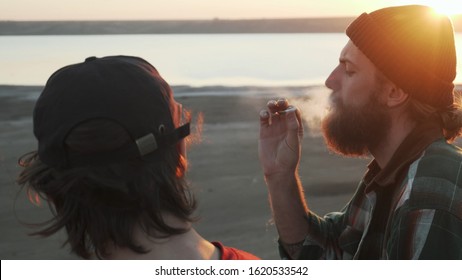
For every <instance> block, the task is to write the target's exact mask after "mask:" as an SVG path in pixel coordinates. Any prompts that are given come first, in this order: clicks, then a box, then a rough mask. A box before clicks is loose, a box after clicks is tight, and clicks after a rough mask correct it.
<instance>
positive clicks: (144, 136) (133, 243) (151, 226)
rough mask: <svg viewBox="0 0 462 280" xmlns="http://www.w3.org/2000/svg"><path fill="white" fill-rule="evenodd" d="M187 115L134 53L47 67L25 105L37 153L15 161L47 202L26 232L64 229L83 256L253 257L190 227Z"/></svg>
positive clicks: (27, 182) (21, 181)
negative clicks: (48, 214) (41, 219)
mask: <svg viewBox="0 0 462 280" xmlns="http://www.w3.org/2000/svg"><path fill="white" fill-rule="evenodd" d="M184 115H185V116H184ZM187 115H188V114H183V110H182V106H181V104H179V103H177V102H176V101H175V99H174V98H173V92H172V89H171V88H170V86H169V85H168V84H167V82H165V80H164V79H163V78H162V77H161V76H160V74H159V73H158V72H157V70H156V69H155V68H154V67H153V66H152V65H151V64H150V63H148V62H147V61H145V60H143V59H141V58H138V57H131V56H109V57H103V58H96V57H90V58H88V59H86V61H85V62H83V63H78V64H74V65H69V66H66V67H63V68H61V69H59V70H58V71H56V72H55V73H54V74H52V75H51V77H50V78H49V79H48V81H47V83H46V85H45V88H44V89H43V91H42V93H41V95H40V97H39V99H38V100H37V103H36V105H35V108H34V114H33V125H34V134H35V136H36V138H37V140H38V151H37V152H33V153H31V154H28V155H25V156H23V157H22V158H21V159H20V165H21V166H23V167H24V169H23V170H22V172H21V173H20V175H19V177H18V183H19V184H20V185H22V186H26V187H27V191H28V192H30V193H31V192H34V193H37V194H39V195H40V196H41V197H44V198H45V199H46V200H47V201H48V202H49V203H50V206H51V208H52V209H53V213H54V217H53V219H52V220H50V221H49V223H46V224H44V225H43V226H46V227H45V228H43V229H41V230H39V231H38V232H36V233H35V234H36V235H42V236H50V235H52V234H54V233H56V232H57V231H58V230H60V229H62V228H65V229H66V232H67V235H68V238H67V243H69V244H70V246H71V249H72V251H73V252H74V253H76V254H77V255H78V256H80V257H82V258H85V259H88V258H104V259H256V258H257V257H255V256H254V255H252V254H250V253H247V252H244V251H241V250H238V249H235V248H231V247H226V246H223V244H221V243H220V242H209V241H207V240H205V239H204V238H202V237H201V236H200V235H199V234H198V233H197V232H196V231H195V230H194V228H193V227H192V223H193V222H194V221H195V218H194V217H193V212H194V210H195V208H196V200H195V198H194V194H193V193H192V192H191V190H190V189H189V186H188V184H187V182H186V180H185V172H186V169H187V160H186V151H185V149H186V148H185V141H186V137H187V136H188V135H189V134H190V127H189V126H190V119H189V117H188V118H186V117H187ZM32 197H35V196H32Z"/></svg>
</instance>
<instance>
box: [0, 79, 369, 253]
mask: <svg viewBox="0 0 462 280" xmlns="http://www.w3.org/2000/svg"><path fill="white" fill-rule="evenodd" d="M40 90H41V87H21V86H0V108H1V110H0V133H1V136H0V137H1V141H0V186H1V188H0V224H1V231H0V257H1V259H75V258H76V256H74V255H72V254H71V253H70V250H69V247H68V246H62V245H63V242H64V240H65V235H64V233H60V234H57V235H55V236H53V237H49V238H40V237H33V236H29V235H28V233H30V232H31V231H32V229H31V228H30V227H29V226H27V225H26V223H34V222H40V221H45V220H47V219H48V218H49V217H50V212H49V210H48V208H47V206H46V205H42V206H35V205H32V204H31V203H30V202H29V201H28V199H27V197H26V195H25V194H24V192H20V193H19V194H18V190H19V187H18V186H17V185H16V184H15V178H16V176H17V174H18V172H19V170H20V169H19V167H18V166H17V159H18V157H19V156H20V155H22V154H24V153H26V152H29V151H32V150H34V149H36V140H35V138H34V137H33V134H32V119H31V116H32V110H33V105H34V102H35V99H36V98H37V96H38V94H39V93H40ZM255 91H258V94H257V95H255ZM298 91H299V89H298V88H285V89H278V88H267V89H265V88H260V89H254V88H222V87H216V88H206V89H202V88H199V89H198V88H188V87H177V88H176V89H175V92H176V93H178V96H179V97H177V101H179V102H181V103H182V104H183V106H184V107H185V108H188V109H190V110H191V111H192V112H193V115H197V113H199V112H202V113H203V114H204V125H203V131H202V141H201V143H197V144H194V145H193V146H191V147H190V150H189V152H188V158H189V161H190V170H189V173H188V178H189V180H190V182H191V185H192V187H193V189H194V191H195V193H196V195H197V198H198V201H199V208H198V211H197V213H196V214H197V216H199V217H200V220H199V221H198V222H197V223H196V224H195V228H196V229H197V231H198V232H199V233H200V234H201V235H202V236H204V237H205V238H207V239H209V240H217V241H221V242H223V243H224V244H225V245H227V246H233V247H237V248H240V249H243V250H246V251H249V252H251V253H253V254H255V255H257V256H259V257H261V258H263V259H278V258H279V257H278V251H277V238H278V236H277V231H276V228H275V226H274V224H273V223H272V220H271V210H270V207H269V204H268V194H267V190H266V187H265V183H264V180H263V176H262V172H261V169H260V166H259V162H258V155H257V139H258V130H259V127H258V125H259V124H258V112H259V111H260V109H261V108H263V107H264V106H265V104H266V102H267V101H268V99H269V98H270V97H280V96H285V95H286V94H287V93H290V92H298ZM281 92H284V94H281V95H280V93H281ZM204 95H205V96H204ZM368 161H369V159H349V158H343V157H339V156H337V155H333V154H331V153H329V152H328V151H327V149H326V147H325V145H324V142H323V139H322V137H320V136H312V135H311V134H310V133H306V136H305V138H304V141H303V158H302V161H301V168H300V173H301V178H302V181H303V184H304V187H305V194H306V197H307V200H308V204H309V207H310V208H311V209H312V210H314V211H315V212H317V213H318V214H321V215H322V214H325V213H327V212H330V211H338V210H340V209H341V208H342V207H343V206H344V205H345V204H346V203H347V202H348V200H349V198H350V197H351V195H352V194H353V192H354V190H355V187H356V185H357V183H358V180H359V179H360V178H361V176H362V174H363V173H364V171H365V165H366V164H367V162H368Z"/></svg>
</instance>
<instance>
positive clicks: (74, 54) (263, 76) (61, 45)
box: [0, 33, 462, 86]
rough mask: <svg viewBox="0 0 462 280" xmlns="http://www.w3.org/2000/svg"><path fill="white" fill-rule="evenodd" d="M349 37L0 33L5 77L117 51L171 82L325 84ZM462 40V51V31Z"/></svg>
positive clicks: (22, 80)
mask: <svg viewBox="0 0 462 280" xmlns="http://www.w3.org/2000/svg"><path fill="white" fill-rule="evenodd" d="M347 40H348V39H347V37H346V36H345V35H344V34H341V33H334V34H332V33H324V34H320V33H314V34H191V35H177V34H175V35H96V36H95V35H78V36H0V84H8V85H43V84H44V83H45V82H46V80H47V78H48V77H49V76H50V75H51V74H52V73H53V72H54V71H55V70H56V69H58V68H60V67H62V66H64V65H67V64H71V63H76V62H80V61H83V60H84V59H85V58H86V57H88V56H106V55H117V54H126V55H135V56H141V57H143V58H145V59H147V60H148V61H149V62H151V63H152V64H153V65H154V66H155V67H156V68H157V69H158V70H159V72H160V73H161V75H162V76H163V77H164V78H165V79H166V80H167V81H168V82H169V83H170V84H172V85H191V86H211V85H222V86H244V85H246V86H247V85H250V86H301V85H313V84H322V83H323V82H324V80H325V78H326V77H327V76H328V75H329V73H330V72H331V70H332V69H333V68H334V67H335V66H336V64H337V61H338V55H339V53H340V51H341V49H342V48H343V46H344V45H345V43H346V42H347ZM456 45H457V48H458V53H459V54H460V55H462V33H458V34H457V35H456ZM461 65H462V63H460V64H459V67H458V73H462V66H461ZM457 82H459V83H460V82H462V75H459V76H458V77H457Z"/></svg>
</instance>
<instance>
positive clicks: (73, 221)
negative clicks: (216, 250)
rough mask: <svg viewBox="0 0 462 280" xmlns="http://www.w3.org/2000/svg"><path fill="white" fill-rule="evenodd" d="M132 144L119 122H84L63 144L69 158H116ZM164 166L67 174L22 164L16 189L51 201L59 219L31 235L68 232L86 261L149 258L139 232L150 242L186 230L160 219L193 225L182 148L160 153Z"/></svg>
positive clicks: (141, 162) (124, 165)
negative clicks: (113, 253)
mask: <svg viewBox="0 0 462 280" xmlns="http://www.w3.org/2000/svg"><path fill="white" fill-rule="evenodd" d="M127 141H133V140H132V139H130V137H129V135H128V134H127V132H126V131H125V130H124V129H123V128H122V127H121V126H119V125H118V124H117V123H115V122H113V121H110V120H107V119H97V120H91V121H87V122H85V123H83V124H80V125H78V126H77V127H76V128H74V129H73V130H72V131H71V133H70V134H69V136H68V137H67V138H66V141H65V145H66V149H67V151H68V152H69V153H80V154H91V153H92V152H95V151H107V152H110V151H114V150H117V149H118V148H120V147H122V146H123V145H125V144H126V142H127ZM155 156H156V157H160V158H161V160H156V161H149V159H133V160H130V161H126V162H114V163H111V164H107V165H90V166H85V167H74V168H69V169H64V170H58V169H56V168H51V167H49V166H47V165H46V164H44V163H42V162H41V161H40V159H39V157H38V155H37V153H32V154H28V155H25V156H23V157H21V159H20V165H21V166H23V167H24V169H23V170H22V172H21V173H20V175H19V177H18V180H17V181H18V184H19V185H21V186H23V187H26V190H27V192H28V193H29V194H30V193H31V192H35V193H37V194H39V195H40V196H41V197H42V198H44V199H46V200H47V201H48V204H49V206H50V209H51V210H52V212H53V214H54V217H53V218H52V219H51V220H50V221H48V222H47V223H44V224H40V225H41V226H42V227H45V226H46V227H45V228H43V229H41V230H39V231H36V232H34V233H32V234H33V235H41V236H50V235H52V234H54V233H56V232H57V231H58V230H60V229H61V228H65V229H66V231H67V235H68V238H67V240H66V243H69V244H70V246H71V248H72V251H73V252H75V253H76V254H77V255H79V256H80V257H82V258H92V257H94V254H96V257H98V258H101V257H105V256H106V255H107V253H108V251H107V248H108V246H118V247H127V248H129V249H131V250H133V251H135V252H137V253H146V252H148V251H147V250H146V249H144V248H143V247H142V246H140V245H139V244H136V242H135V240H134V237H133V229H134V227H135V226H137V225H138V226H140V228H141V229H142V230H144V231H145V232H146V233H147V234H148V235H150V236H152V237H167V236H171V235H175V234H181V233H184V232H186V231H187V230H188V228H176V227H172V226H170V225H168V224H167V223H166V222H165V221H164V219H163V216H162V214H163V213H171V214H173V215H174V216H176V217H178V218H179V219H181V220H183V221H186V222H192V221H194V218H193V217H192V213H193V212H194V210H195V208H196V200H195V198H194V195H193V194H192V193H191V190H190V188H189V186H188V184H187V182H186V180H185V178H184V175H185V172H186V168H187V161H186V159H185V158H184V157H183V156H182V154H181V153H180V152H179V148H178V146H177V145H173V146H171V147H168V148H165V149H160V150H158V151H156V155H155Z"/></svg>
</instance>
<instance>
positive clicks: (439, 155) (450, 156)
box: [423, 139, 462, 161]
mask: <svg viewBox="0 0 462 280" xmlns="http://www.w3.org/2000/svg"><path fill="white" fill-rule="evenodd" d="M423 159H424V160H430V161H440V160H450V161H461V160H462V149H461V148H460V147H459V146H457V145H455V144H450V143H448V142H446V141H445V140H443V139H440V140H438V141H435V142H433V143H432V144H430V145H429V146H428V147H427V149H426V150H425V153H424V156H423Z"/></svg>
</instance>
